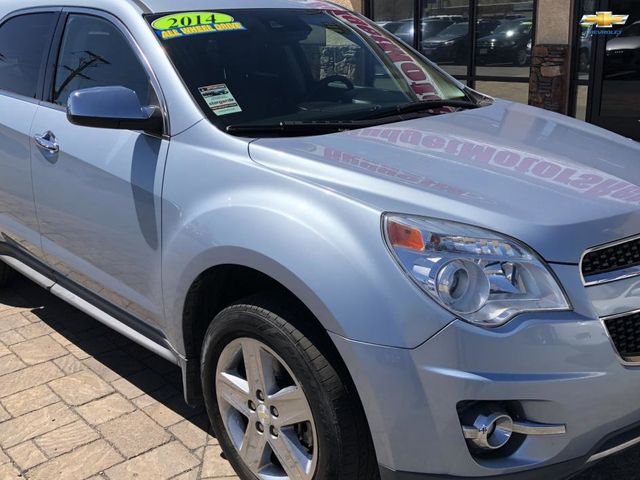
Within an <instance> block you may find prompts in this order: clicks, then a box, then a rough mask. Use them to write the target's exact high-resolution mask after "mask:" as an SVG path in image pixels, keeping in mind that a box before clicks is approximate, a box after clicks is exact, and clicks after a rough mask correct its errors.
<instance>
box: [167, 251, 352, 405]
mask: <svg viewBox="0 0 640 480" xmlns="http://www.w3.org/2000/svg"><path fill="white" fill-rule="evenodd" d="M234 250H235V249H234ZM236 253H239V252H236ZM256 255H257V256H259V257H261V256H260V255H259V254H257V253H256V252H248V251H244V252H242V255H241V256H240V257H235V258H243V259H244V260H245V261H243V262H237V261H236V262H221V263H218V264H217V265H214V266H212V267H209V268H207V269H205V270H203V271H202V272H200V273H199V274H198V275H197V276H196V277H195V278H194V279H193V280H192V281H191V282H190V284H189V285H190V286H189V288H188V290H187V292H186V295H185V298H184V302H183V308H182V315H181V319H182V322H181V333H182V335H181V338H180V339H179V340H181V341H182V350H183V352H184V358H185V362H184V365H183V366H182V367H183V384H184V389H185V398H186V400H187V402H188V403H189V404H191V405H197V404H199V403H200V401H201V397H202V392H201V387H200V362H199V359H200V353H201V347H202V340H203V338H204V334H205V332H206V330H207V328H208V327H209V325H210V324H211V322H212V321H213V319H214V318H215V316H216V315H217V314H218V313H219V312H220V311H222V310H224V309H225V308H226V307H228V306H230V305H232V304H234V303H237V302H238V301H240V300H242V299H245V298H247V297H253V296H255V295H257V294H260V293H265V292H273V294H274V295H280V296H283V297H285V298H286V299H287V301H290V302H293V303H295V304H296V305H297V306H298V307H299V308H300V310H301V311H303V312H305V313H306V315H304V318H301V319H297V323H298V324H297V325H296V327H297V328H299V329H310V330H312V331H313V332H314V334H315V335H317V337H319V338H321V339H322V342H323V344H324V345H323V346H325V347H326V348H330V349H331V350H332V353H333V354H335V356H336V358H339V359H340V362H341V364H342V365H341V367H342V368H343V369H344V372H345V373H347V374H348V375H349V381H351V382H352V379H351V375H350V374H349V373H348V369H347V367H346V364H345V363H344V361H343V360H342V357H341V356H340V355H339V353H338V351H337V349H336V347H335V345H334V344H333V341H332V340H331V338H330V337H329V335H328V333H327V330H328V329H331V327H332V326H335V327H336V328H337V323H336V322H335V320H334V319H333V317H332V315H331V313H330V312H329V310H328V308H327V307H326V306H325V305H324V304H323V302H322V301H321V300H320V299H319V298H318V297H317V296H316V295H315V294H314V292H313V291H312V290H311V289H310V288H308V287H306V285H304V283H303V282H302V281H301V280H300V279H299V278H297V277H295V276H294V275H293V274H292V273H291V272H290V271H288V270H287V269H285V268H284V267H282V266H279V265H275V262H274V261H273V260H270V259H266V258H264V257H263V258H261V259H260V261H261V262H267V263H268V264H269V268H259V267H258V268H257V267H256V263H260V262H255V263H251V262H249V260H250V259H251V258H254V259H255V258H256ZM234 256H235V255H234ZM263 266H264V265H263ZM265 271H269V272H270V274H267V273H265ZM274 273H275V274H274Z"/></svg>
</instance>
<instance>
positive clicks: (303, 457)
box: [269, 430, 311, 480]
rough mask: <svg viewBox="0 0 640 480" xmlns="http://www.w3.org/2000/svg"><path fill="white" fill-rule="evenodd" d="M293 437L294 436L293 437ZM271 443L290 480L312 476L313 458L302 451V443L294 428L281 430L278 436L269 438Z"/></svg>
mask: <svg viewBox="0 0 640 480" xmlns="http://www.w3.org/2000/svg"><path fill="white" fill-rule="evenodd" d="M292 437H293V438H292ZM269 445H271V449H272V450H273V453H274V454H275V456H276V457H277V458H278V460H279V461H280V464H281V465H282V468H283V469H284V471H285V473H286V474H287V476H288V477H289V479H290V480H308V479H310V478H311V474H310V468H309V467H310V466H311V458H309V457H308V456H307V454H306V453H305V452H303V451H302V449H301V447H302V445H301V444H300V442H299V441H298V439H297V438H296V437H295V434H294V432H293V431H292V430H290V431H281V433H280V435H278V436H277V437H273V436H272V437H271V438H269Z"/></svg>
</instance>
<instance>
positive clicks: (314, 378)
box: [200, 293, 379, 480]
mask: <svg viewBox="0 0 640 480" xmlns="http://www.w3.org/2000/svg"><path fill="white" fill-rule="evenodd" d="M292 303H293V302H291V301H288V300H287V299H286V297H280V296H279V295H278V294H277V293H276V294H272V295H268V296H265V295H261V296H254V297H252V298H248V299H245V300H243V301H241V302H238V303H237V304H235V305H232V306H230V307H228V308H226V309H225V310H223V311H222V312H220V313H219V314H218V315H217V316H216V317H215V319H214V320H213V322H212V323H211V325H210V326H209V328H208V330H207V332H206V334H205V338H204V342H203V348H202V355H201V364H200V366H201V380H202V387H203V395H204V401H205V405H206V408H207V412H208V415H209V419H210V420H211V423H212V425H213V428H214V431H215V434H216V436H217V438H218V440H219V442H220V445H221V447H222V450H223V452H224V454H225V457H226V458H227V460H229V462H230V463H231V465H232V466H233V468H234V469H235V470H236V472H237V473H238V475H239V476H240V478H241V479H242V480H255V479H256V478H257V477H256V476H255V475H254V474H253V473H252V472H251V470H250V469H249V468H248V467H247V466H246V465H245V463H244V461H243V460H242V459H241V458H240V455H239V454H238V451H237V450H236V447H235V446H234V444H233V442H232V440H231V439H230V438H229V435H228V433H227V430H226V428H225V425H224V423H223V420H222V416H221V413H220V410H219V408H218V401H217V396H216V383H215V376H216V367H217V364H218V360H219V358H220V356H221V354H222V352H223V350H224V349H225V347H226V346H227V345H229V344H230V343H231V342H233V341H234V340H236V339H240V338H251V339H255V340H258V341H260V342H262V343H263V344H265V345H266V346H268V347H269V348H270V349H272V350H273V351H274V352H275V353H276V354H277V355H278V356H280V357H281V358H282V359H286V363H287V365H288V367H289V368H290V369H291V371H292V372H293V374H294V376H295V377H296V378H297V380H298V382H299V383H300V385H301V387H302V390H303V391H304V392H305V395H306V397H307V400H308V403H309V406H310V408H311V412H312V414H313V419H314V422H315V425H316V430H317V432H316V433H317V442H318V449H317V452H318V460H317V467H316V470H315V475H314V476H313V480H376V479H379V470H378V465H377V462H376V457H375V453H374V449H373V442H372V441H371V435H370V433H369V428H368V425H367V422H366V420H365V417H364V413H363V411H362V406H361V403H360V400H359V398H358V397H357V396H356V394H355V393H354V388H353V387H352V386H351V385H352V383H351V380H350V379H346V378H345V373H344V372H343V371H342V370H343V366H342V363H341V361H340V360H339V359H336V358H335V355H336V353H335V352H332V348H331V347H329V346H328V345H327V341H326V340H323V338H322V336H321V335H317V334H316V333H315V332H314V330H313V329H311V330H309V329H308V328H305V327H302V326H301V328H303V329H304V330H305V334H303V333H302V332H301V331H300V330H298V329H297V328H296V327H294V326H293V325H292V323H290V322H289V321H287V319H289V320H291V321H294V319H296V320H299V319H304V318H305V317H307V318H308V313H306V311H305V310H304V309H302V308H299V307H297V306H295V305H292ZM307 325H308V324H307ZM339 372H342V373H339Z"/></svg>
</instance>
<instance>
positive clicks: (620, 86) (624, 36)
mask: <svg viewBox="0 0 640 480" xmlns="http://www.w3.org/2000/svg"><path fill="white" fill-rule="evenodd" d="M604 3H605V4H606V5H605V8H604V9H603V10H605V11H611V12H613V14H614V15H628V16H629V18H628V20H627V22H626V23H625V24H624V25H614V26H613V27H611V29H606V27H605V28H603V27H599V28H598V27H595V26H594V28H593V31H594V33H595V32H597V34H598V36H597V38H596V42H595V43H596V48H597V54H596V64H595V69H594V71H593V74H594V80H595V82H594V84H593V92H592V95H591V122H592V123H594V124H596V125H599V126H601V127H604V128H606V129H608V130H612V131H614V132H617V133H620V134H621V135H624V136H626V137H630V138H633V139H634V140H638V141H640V1H638V0H609V1H607V2H604ZM594 13H595V12H594ZM602 31H606V32H607V33H602Z"/></svg>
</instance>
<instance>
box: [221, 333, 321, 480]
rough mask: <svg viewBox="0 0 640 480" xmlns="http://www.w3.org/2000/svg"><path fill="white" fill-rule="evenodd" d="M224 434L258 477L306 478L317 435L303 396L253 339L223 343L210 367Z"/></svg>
mask: <svg viewBox="0 0 640 480" xmlns="http://www.w3.org/2000/svg"><path fill="white" fill-rule="evenodd" d="M216 393H217V397H218V403H219V404H220V408H222V410H221V413H223V417H222V419H223V421H224V424H225V428H226V430H227V433H228V434H229V435H230V438H231V440H232V442H233V445H234V446H235V448H236V451H237V452H238V454H239V456H240V458H241V459H242V461H243V463H244V464H245V465H246V466H247V468H248V469H249V470H250V471H251V472H253V474H254V475H256V477H258V478H259V479H260V480H267V479H276V478H277V479H278V480H311V479H312V477H313V475H314V473H315V469H316V462H317V457H318V455H317V438H316V431H315V424H314V420H313V414H312V412H311V407H310V406H309V402H308V400H307V397H306V396H305V394H304V391H303V390H302V387H301V386H300V384H299V382H298V381H297V380H296V379H295V377H294V375H293V373H292V371H291V369H290V368H289V367H288V366H287V365H286V363H285V362H284V361H283V360H282V358H280V357H279V356H278V355H277V354H276V353H275V352H274V351H273V350H272V349H271V348H269V347H268V346H266V345H264V344H263V343H261V342H260V341H258V340H256V339H253V338H239V339H236V340H235V341H233V342H232V343H230V344H229V345H227V347H225V349H224V350H223V352H222V353H221V355H220V358H219V360H218V366H217V370H216Z"/></svg>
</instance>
